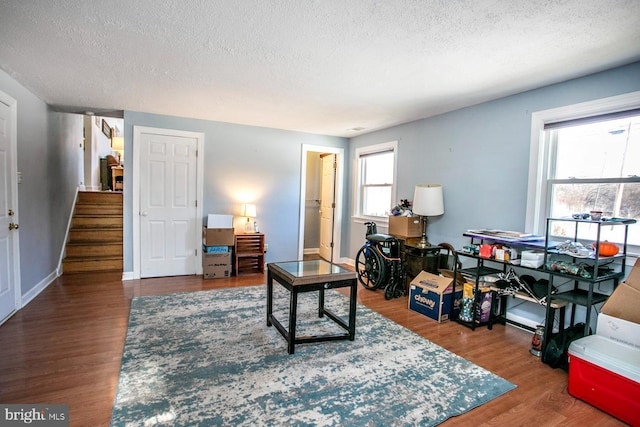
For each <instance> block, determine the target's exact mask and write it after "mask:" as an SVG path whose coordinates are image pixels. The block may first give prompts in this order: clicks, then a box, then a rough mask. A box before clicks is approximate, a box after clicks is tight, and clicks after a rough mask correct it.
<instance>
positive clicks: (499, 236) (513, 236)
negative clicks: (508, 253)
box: [465, 229, 544, 242]
mask: <svg viewBox="0 0 640 427" xmlns="http://www.w3.org/2000/svg"><path fill="white" fill-rule="evenodd" d="M465 234H467V235H470V236H476V237H480V238H485V239H496V240H503V241H506V242H535V241H538V240H544V237H543V236H538V235H535V234H531V233H521V232H519V231H505V230H488V229H481V230H467V232H466V233H465Z"/></svg>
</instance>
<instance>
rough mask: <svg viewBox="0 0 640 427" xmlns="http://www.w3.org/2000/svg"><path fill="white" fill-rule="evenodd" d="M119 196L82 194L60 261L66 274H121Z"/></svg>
mask: <svg viewBox="0 0 640 427" xmlns="http://www.w3.org/2000/svg"><path fill="white" fill-rule="evenodd" d="M122 213H123V204H122V193H114V192H100V191H82V192H80V193H78V200H77V201H76V207H75V211H74V213H73V218H72V220H71V229H70V230H69V241H68V242H67V245H66V253H65V255H66V257H65V259H64V260H63V261H62V269H63V271H64V273H65V274H72V273H87V272H114V273H116V272H118V273H122V271H123V248H122V238H123V219H122Z"/></svg>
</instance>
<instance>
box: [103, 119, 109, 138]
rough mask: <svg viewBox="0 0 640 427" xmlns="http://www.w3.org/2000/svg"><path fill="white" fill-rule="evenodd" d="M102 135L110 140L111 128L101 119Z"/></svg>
mask: <svg viewBox="0 0 640 427" xmlns="http://www.w3.org/2000/svg"><path fill="white" fill-rule="evenodd" d="M102 133H104V135H105V136H106V137H107V138H111V127H110V126H109V123H107V121H106V120H105V119H102Z"/></svg>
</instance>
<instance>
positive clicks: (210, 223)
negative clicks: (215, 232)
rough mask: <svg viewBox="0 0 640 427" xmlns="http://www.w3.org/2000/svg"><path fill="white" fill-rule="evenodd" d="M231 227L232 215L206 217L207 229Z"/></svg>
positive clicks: (210, 215)
mask: <svg viewBox="0 0 640 427" xmlns="http://www.w3.org/2000/svg"><path fill="white" fill-rule="evenodd" d="M231 227H233V215H217V214H209V215H207V228H231Z"/></svg>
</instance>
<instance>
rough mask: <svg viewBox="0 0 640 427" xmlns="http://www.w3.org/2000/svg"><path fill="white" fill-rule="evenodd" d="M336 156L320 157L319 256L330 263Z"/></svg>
mask: <svg viewBox="0 0 640 427" xmlns="http://www.w3.org/2000/svg"><path fill="white" fill-rule="evenodd" d="M335 188H336V155H335V154H327V155H322V184H321V190H320V193H321V197H322V198H321V201H320V256H321V257H322V258H324V259H326V260H328V261H332V256H333V253H332V250H331V249H332V248H333V227H334V212H335V206H336V205H335V194H336V191H335Z"/></svg>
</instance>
